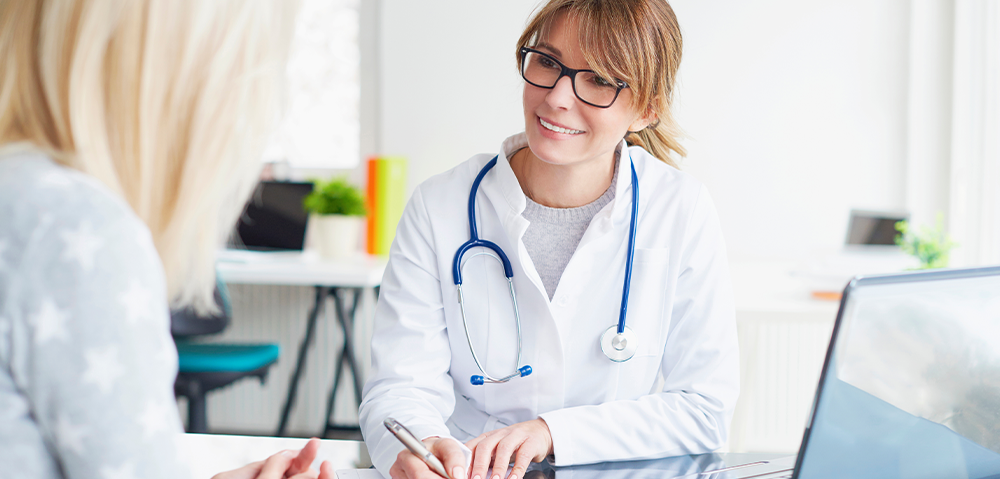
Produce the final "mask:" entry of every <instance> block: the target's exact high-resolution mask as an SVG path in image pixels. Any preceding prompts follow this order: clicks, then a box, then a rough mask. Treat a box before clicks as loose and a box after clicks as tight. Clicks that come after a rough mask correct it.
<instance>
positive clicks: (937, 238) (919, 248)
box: [896, 215, 956, 269]
mask: <svg viewBox="0 0 1000 479" xmlns="http://www.w3.org/2000/svg"><path fill="white" fill-rule="evenodd" d="M896 231H899V234H898V235H896V244H898V245H899V247H900V248H901V249H902V250H903V252H904V253H906V254H909V255H912V256H914V257H916V258H917V259H918V260H920V267H919V268H917V269H933V268H947V267H948V255H949V254H950V253H951V249H952V248H954V247H955V246H956V244H955V242H954V241H952V240H951V237H950V236H948V234H947V233H945V232H944V218H943V216H942V215H938V217H937V221H936V222H935V224H934V227H933V228H931V227H928V226H924V227H922V228H920V231H913V230H912V229H911V228H910V224H909V222H907V221H899V222H897V223H896Z"/></svg>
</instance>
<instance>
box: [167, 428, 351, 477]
mask: <svg viewBox="0 0 1000 479" xmlns="http://www.w3.org/2000/svg"><path fill="white" fill-rule="evenodd" d="M306 441H308V439H293V438H280V437H255V436H225V435H219V434H183V435H181V436H180V437H178V438H177V447H178V453H179V455H180V456H181V459H182V460H183V461H184V462H185V463H186V464H188V465H189V466H190V467H191V473H192V477H195V478H198V479H209V478H210V477H212V476H214V475H215V474H218V473H220V472H223V471H229V470H233V469H236V468H239V467H243V466H245V465H247V464H249V463H251V462H256V461H262V460H264V459H267V458H268V457H270V456H271V455H273V454H275V453H277V452H278V451H281V450H284V449H302V446H305V444H306ZM360 448H361V443H360V442H359V441H338V440H331V439H323V440H322V441H320V446H319V452H318V453H317V454H316V461H315V462H313V466H312V467H313V469H316V470H317V471H318V470H319V465H320V463H321V462H323V461H324V460H326V461H330V463H331V464H333V468H334V470H338V469H352V468H355V467H358V461H359V460H360V457H361V449H360Z"/></svg>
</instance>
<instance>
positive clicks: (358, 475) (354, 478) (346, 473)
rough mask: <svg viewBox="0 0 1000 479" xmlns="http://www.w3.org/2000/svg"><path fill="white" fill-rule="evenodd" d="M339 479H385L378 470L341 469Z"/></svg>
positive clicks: (338, 474)
mask: <svg viewBox="0 0 1000 479" xmlns="http://www.w3.org/2000/svg"><path fill="white" fill-rule="evenodd" d="M337 479H385V478H383V477H382V474H381V473H380V472H378V470H377V469H341V470H339V471H337Z"/></svg>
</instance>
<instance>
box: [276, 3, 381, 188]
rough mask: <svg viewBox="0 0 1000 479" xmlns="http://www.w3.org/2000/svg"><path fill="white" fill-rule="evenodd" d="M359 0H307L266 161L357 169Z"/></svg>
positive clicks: (300, 13)
mask: <svg viewBox="0 0 1000 479" xmlns="http://www.w3.org/2000/svg"><path fill="white" fill-rule="evenodd" d="M359 10H360V0H304V1H303V2H302V7H301V11H300V12H299V16H298V18H297V19H296V24H295V34H294V37H293V39H292V45H291V51H290V53H289V59H288V70H287V75H288V80H287V81H288V83H287V88H288V91H287V92H286V94H287V96H286V101H287V104H286V107H285V108H286V110H285V117H284V118H283V121H282V123H281V125H280V127H279V128H278V131H277V132H276V133H275V136H274V138H273V139H272V140H271V142H270V144H269V145H268V147H267V149H266V150H265V153H264V161H282V160H286V161H288V163H289V164H290V166H292V167H293V168H354V167H355V166H356V165H357V164H358V161H359V155H360V153H359V142H360V121H359V102H360V90H361V89H360V80H359V78H360V49H359V44H358V26H359Z"/></svg>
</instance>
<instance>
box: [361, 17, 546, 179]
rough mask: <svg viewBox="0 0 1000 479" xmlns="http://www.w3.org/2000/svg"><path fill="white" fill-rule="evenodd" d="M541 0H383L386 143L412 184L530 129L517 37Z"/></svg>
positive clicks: (382, 139)
mask: <svg viewBox="0 0 1000 479" xmlns="http://www.w3.org/2000/svg"><path fill="white" fill-rule="evenodd" d="M537 4H538V0H504V1H502V2H481V1H472V2H470V1H468V0H440V1H438V0H436V1H433V2H414V1H411V0H382V1H381V7H380V8H381V25H380V27H379V28H380V29H381V35H380V42H381V44H380V49H379V52H380V56H381V58H380V62H379V65H380V69H381V72H380V75H381V95H380V102H381V108H380V118H379V121H380V124H381V129H380V134H379V136H380V147H381V152H382V153H385V154H399V155H404V156H406V157H408V158H409V159H410V181H409V184H410V191H412V190H413V187H415V186H416V185H417V184H419V183H420V182H422V181H423V180H425V179H427V178H429V177H431V176H433V175H435V174H437V173H441V172H443V171H445V170H447V169H448V168H451V167H453V166H455V165H457V164H459V163H461V162H462V161H465V160H467V159H468V158H469V157H471V156H472V155H475V154H477V153H485V152H496V151H497V150H498V149H499V148H500V143H501V142H502V141H503V140H504V138H506V137H508V136H510V135H512V134H514V133H517V132H520V131H523V130H524V119H523V116H522V110H521V83H522V81H521V77H520V75H518V73H517V67H516V65H515V63H514V60H515V56H514V55H515V49H514V48H515V44H516V42H517V39H518V37H519V36H520V34H521V31H522V30H523V29H524V26H525V24H526V23H527V19H528V17H529V15H530V13H531V11H532V10H533V9H534V7H535V6H536V5H537Z"/></svg>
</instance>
